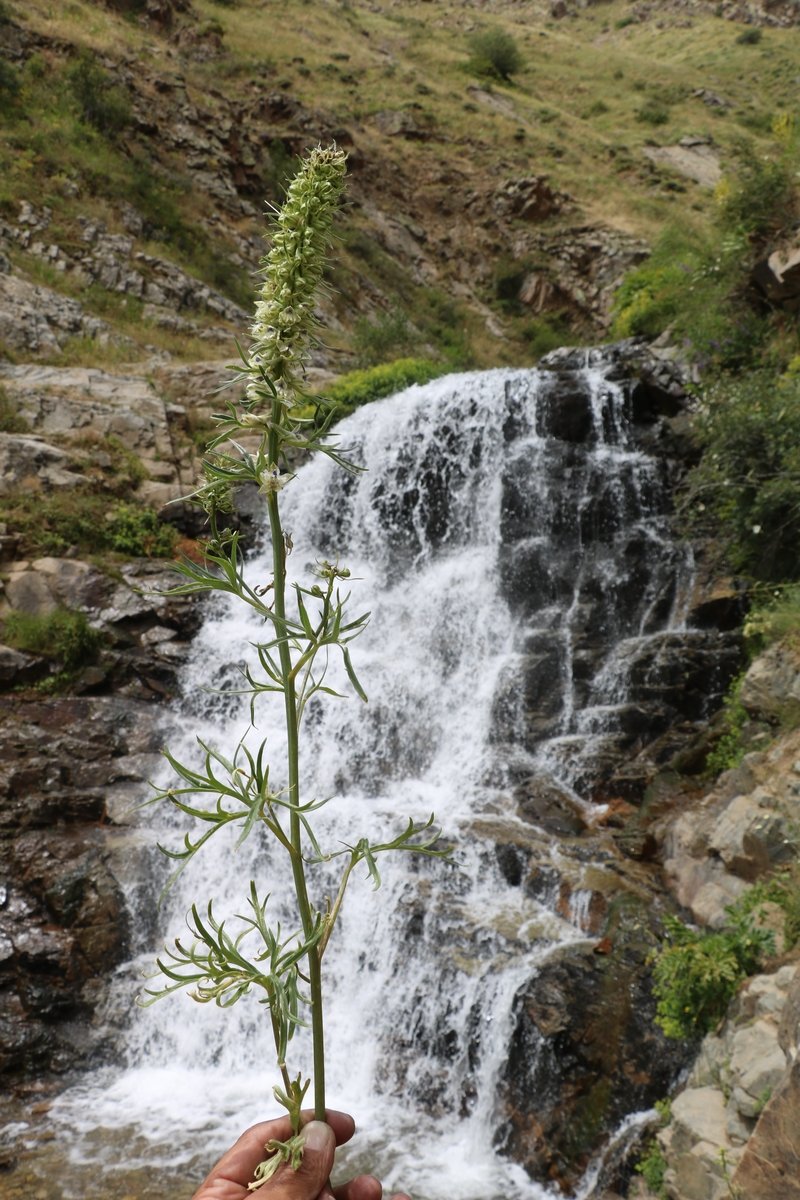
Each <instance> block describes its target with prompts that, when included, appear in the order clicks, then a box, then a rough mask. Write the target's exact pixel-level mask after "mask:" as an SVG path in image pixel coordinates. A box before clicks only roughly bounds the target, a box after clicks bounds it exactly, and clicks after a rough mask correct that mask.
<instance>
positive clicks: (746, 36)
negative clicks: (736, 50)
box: [736, 29, 764, 46]
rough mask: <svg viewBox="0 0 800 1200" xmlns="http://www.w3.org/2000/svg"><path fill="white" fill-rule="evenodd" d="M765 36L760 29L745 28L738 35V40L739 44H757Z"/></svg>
mask: <svg viewBox="0 0 800 1200" xmlns="http://www.w3.org/2000/svg"><path fill="white" fill-rule="evenodd" d="M763 36H764V35H763V34H762V32H761V30H760V29H744V30H742V32H741V33H740V34H739V36H738V37H737V39H736V42H737V44H738V45H739V46H757V45H758V43H759V42H760V41H761V39H762V37H763Z"/></svg>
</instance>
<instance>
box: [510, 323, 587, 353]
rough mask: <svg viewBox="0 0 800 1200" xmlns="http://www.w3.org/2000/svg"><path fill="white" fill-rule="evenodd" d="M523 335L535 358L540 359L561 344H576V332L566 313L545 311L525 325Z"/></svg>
mask: <svg viewBox="0 0 800 1200" xmlns="http://www.w3.org/2000/svg"><path fill="white" fill-rule="evenodd" d="M522 333H523V337H524V338H525V341H526V343H527V347H528V349H529V351H530V353H531V354H532V355H533V357H534V359H539V358H541V357H542V355H544V354H549V353H550V351H551V350H557V349H558V347H559V346H572V345H574V344H575V333H574V331H573V329H572V327H571V325H570V322H569V317H568V315H567V314H566V313H545V314H543V315H542V316H541V317H535V318H534V319H533V320H531V321H527V322H526V323H525V325H524V326H523V330H522Z"/></svg>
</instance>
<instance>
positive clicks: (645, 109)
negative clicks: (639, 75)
mask: <svg viewBox="0 0 800 1200" xmlns="http://www.w3.org/2000/svg"><path fill="white" fill-rule="evenodd" d="M636 120H637V121H641V122H642V124H644V125H666V124H667V122H668V121H669V109H668V108H667V106H666V105H665V104H661V103H660V102H659V101H658V100H648V101H647V103H646V104H643V105H642V107H641V108H640V109H637V112H636Z"/></svg>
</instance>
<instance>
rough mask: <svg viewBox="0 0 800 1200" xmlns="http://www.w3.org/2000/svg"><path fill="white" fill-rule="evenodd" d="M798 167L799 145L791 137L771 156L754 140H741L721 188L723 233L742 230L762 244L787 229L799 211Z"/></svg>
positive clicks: (720, 223)
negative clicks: (757, 145)
mask: <svg viewBox="0 0 800 1200" xmlns="http://www.w3.org/2000/svg"><path fill="white" fill-rule="evenodd" d="M797 168H798V153H797V147H796V144H795V142H794V139H793V138H791V137H789V138H788V139H786V141H785V142H784V144H783V145H782V146H780V147H779V148H778V149H776V151H774V152H773V154H772V155H771V156H770V157H767V156H765V155H763V154H761V153H759V152H758V151H757V150H756V148H755V147H754V146H753V145H752V143H751V142H749V141H745V140H744V139H743V140H741V141H739V142H738V143H737V144H736V146H735V147H734V151H733V168H732V171H731V172H730V174H729V175H728V176H726V178H725V179H724V180H723V181H722V183H721V184H720V185H719V186H718V188H717V199H718V202H719V214H718V223H719V225H720V228H721V229H722V230H723V232H730V231H734V232H741V233H743V234H745V235H746V236H747V237H748V238H750V239H751V240H753V241H755V242H756V243H757V244H759V245H760V244H762V243H764V242H766V241H768V240H770V239H771V238H772V237H773V236H774V235H775V234H777V233H779V232H780V231H781V230H783V229H787V228H788V227H789V226H790V225H791V224H792V222H793V221H794V219H795V218H796V216H797V212H798V189H797Z"/></svg>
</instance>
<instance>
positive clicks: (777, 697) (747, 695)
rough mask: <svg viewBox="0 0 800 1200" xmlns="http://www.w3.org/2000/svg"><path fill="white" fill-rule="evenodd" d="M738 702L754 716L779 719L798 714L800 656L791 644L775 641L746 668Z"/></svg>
mask: <svg viewBox="0 0 800 1200" xmlns="http://www.w3.org/2000/svg"><path fill="white" fill-rule="evenodd" d="M739 696H740V699H741V702H742V704H743V705H744V707H745V708H746V709H747V711H748V713H749V714H750V715H751V716H753V717H765V718H767V719H768V720H782V719H784V718H786V717H790V716H791V715H792V714H793V713H800V653H798V650H797V648H796V647H795V646H794V645H793V644H792V643H790V642H788V641H786V642H776V643H775V644H774V645H772V646H769V647H768V648H767V649H766V650H765V651H764V653H763V654H760V655H759V656H758V658H757V659H756V660H755V661H754V662H753V663H752V665H751V666H750V667H749V668H748V671H747V674H746V675H745V677H744V680H743V682H742V687H741V691H740V693H739Z"/></svg>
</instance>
